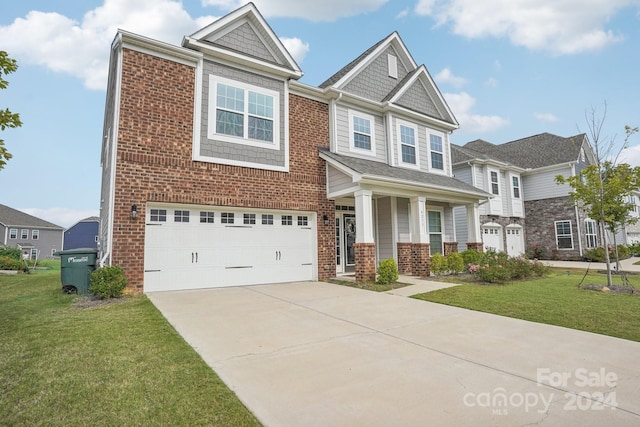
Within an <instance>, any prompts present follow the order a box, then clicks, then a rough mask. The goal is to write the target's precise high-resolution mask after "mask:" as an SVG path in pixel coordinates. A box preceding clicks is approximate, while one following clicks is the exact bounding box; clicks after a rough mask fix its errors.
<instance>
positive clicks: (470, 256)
mask: <svg viewBox="0 0 640 427" xmlns="http://www.w3.org/2000/svg"><path fill="white" fill-rule="evenodd" d="M461 255H462V259H463V260H464V263H465V265H472V264H478V263H479V262H480V260H481V259H482V253H481V252H478V251H476V250H474V249H467V250H464V251H462V253H461Z"/></svg>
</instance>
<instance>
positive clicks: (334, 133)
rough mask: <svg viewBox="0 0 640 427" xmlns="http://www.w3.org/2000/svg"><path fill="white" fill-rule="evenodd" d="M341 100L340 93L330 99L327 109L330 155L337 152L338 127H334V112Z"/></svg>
mask: <svg viewBox="0 0 640 427" xmlns="http://www.w3.org/2000/svg"><path fill="white" fill-rule="evenodd" d="M341 99H342V92H340V93H338V96H337V97H335V98H333V99H331V101H330V103H329V109H330V113H331V117H330V119H329V125H330V126H331V130H330V131H331V140H330V141H329V150H330V151H331V152H332V153H337V152H338V142H337V141H338V126H336V111H337V107H336V105H337V103H338V102H340V100H341Z"/></svg>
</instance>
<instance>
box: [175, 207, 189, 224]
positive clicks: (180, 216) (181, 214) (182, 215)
mask: <svg viewBox="0 0 640 427" xmlns="http://www.w3.org/2000/svg"><path fill="white" fill-rule="evenodd" d="M173 221H174V222H189V211H178V210H177V211H174V212H173Z"/></svg>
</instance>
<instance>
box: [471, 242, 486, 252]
mask: <svg viewBox="0 0 640 427" xmlns="http://www.w3.org/2000/svg"><path fill="white" fill-rule="evenodd" d="M467 249H469V250H470V251H477V252H482V251H483V245H482V242H467Z"/></svg>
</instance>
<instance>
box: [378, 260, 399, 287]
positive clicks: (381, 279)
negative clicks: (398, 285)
mask: <svg viewBox="0 0 640 427" xmlns="http://www.w3.org/2000/svg"><path fill="white" fill-rule="evenodd" d="M397 281H398V266H397V265H396V261H395V260H394V259H393V258H387V259H383V260H382V261H380V264H379V266H378V283H379V284H380V285H388V284H390V283H395V282H397Z"/></svg>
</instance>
